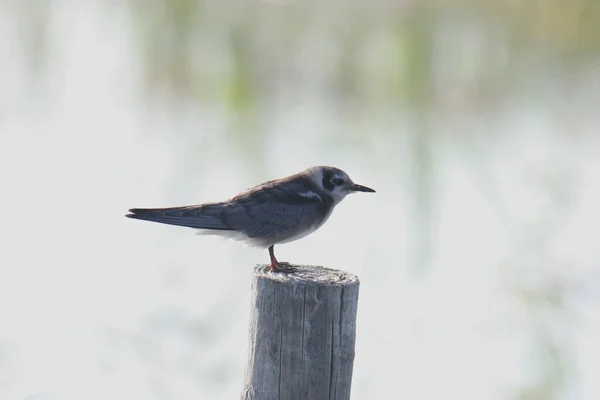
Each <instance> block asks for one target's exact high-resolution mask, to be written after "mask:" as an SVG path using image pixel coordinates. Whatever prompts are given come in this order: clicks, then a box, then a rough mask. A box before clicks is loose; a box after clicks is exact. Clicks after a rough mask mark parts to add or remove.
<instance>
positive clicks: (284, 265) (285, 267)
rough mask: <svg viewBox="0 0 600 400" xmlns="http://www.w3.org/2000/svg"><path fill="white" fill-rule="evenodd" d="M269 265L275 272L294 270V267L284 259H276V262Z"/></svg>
mask: <svg viewBox="0 0 600 400" xmlns="http://www.w3.org/2000/svg"><path fill="white" fill-rule="evenodd" d="M270 267H271V270H272V271H275V272H294V271H295V270H296V267H294V266H292V265H291V264H290V263H289V262H284V261H278V262H277V263H276V264H271V265H270Z"/></svg>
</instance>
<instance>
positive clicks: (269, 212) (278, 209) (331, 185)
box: [126, 166, 374, 269]
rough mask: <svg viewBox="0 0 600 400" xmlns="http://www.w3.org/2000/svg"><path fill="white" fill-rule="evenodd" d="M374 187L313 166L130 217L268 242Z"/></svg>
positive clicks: (319, 220) (298, 231) (303, 228)
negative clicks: (224, 194)
mask: <svg viewBox="0 0 600 400" xmlns="http://www.w3.org/2000/svg"><path fill="white" fill-rule="evenodd" d="M357 191H362V192H374V190H373V189H370V188H367V187H365V186H361V185H357V184H355V183H354V182H352V180H351V179H350V177H349V176H348V174H346V173H345V172H344V171H342V170H340V169H338V168H334V167H324V166H319V167H312V168H309V169H307V170H305V171H302V172H299V173H297V174H295V175H291V176H289V177H286V178H282V179H277V180H272V181H268V182H265V183H263V184H261V185H258V186H255V187H253V188H250V189H248V190H246V191H244V192H242V193H240V194H238V195H236V196H235V197H232V198H231V199H228V200H225V201H223V202H218V203H204V204H199V205H192V206H184V207H168V208H146V209H145V208H133V209H131V210H129V211H130V212H131V214H127V215H126V216H127V217H129V218H135V219H141V220H146V221H152V222H158V223H162V224H169V225H177V226H185V227H189V228H196V229H198V230H199V233H200V234H211V235H219V236H224V237H228V238H233V239H237V240H242V241H244V242H246V243H248V244H249V245H251V246H257V247H262V248H269V254H270V255H271V267H272V268H273V269H277V267H278V265H279V264H283V263H279V262H277V260H276V259H275V256H274V253H273V246H274V245H275V244H279V243H287V242H290V241H293V240H297V239H300V238H302V237H304V236H306V235H308V234H310V233H312V232H314V231H315V230H317V229H318V228H319V227H320V226H321V225H323V223H325V221H327V219H328V218H329V216H330V215H331V212H332V211H333V209H334V207H335V206H336V205H337V204H338V203H339V202H340V201H341V200H343V198H344V197H345V196H346V195H347V194H349V193H353V192H357Z"/></svg>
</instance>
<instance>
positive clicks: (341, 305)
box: [242, 265, 359, 400]
mask: <svg viewBox="0 0 600 400" xmlns="http://www.w3.org/2000/svg"><path fill="white" fill-rule="evenodd" d="M358 286H359V281H358V278H357V277H356V276H355V275H353V274H350V273H347V272H344V271H337V270H332V269H327V268H323V267H315V266H297V267H296V269H295V270H294V272H291V273H280V272H272V271H270V270H269V268H268V267H267V266H264V265H258V266H256V267H255V268H254V279H253V282H252V303H251V309H250V346H249V347H250V348H249V353H248V365H247V367H246V376H245V379H244V390H243V392H242V399H243V400H347V399H349V398H350V385H351V382H352V366H353V363H354V342H355V337H356V336H355V335H356V310H357V304H358Z"/></svg>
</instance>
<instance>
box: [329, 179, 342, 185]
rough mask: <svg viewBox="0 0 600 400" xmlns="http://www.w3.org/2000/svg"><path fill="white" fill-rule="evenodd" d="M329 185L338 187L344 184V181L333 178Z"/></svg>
mask: <svg viewBox="0 0 600 400" xmlns="http://www.w3.org/2000/svg"><path fill="white" fill-rule="evenodd" d="M331 183H333V184H334V185H335V186H340V185H341V184H342V183H344V180H343V179H342V178H333V179H332V180H331Z"/></svg>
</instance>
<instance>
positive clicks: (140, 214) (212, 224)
mask: <svg viewBox="0 0 600 400" xmlns="http://www.w3.org/2000/svg"><path fill="white" fill-rule="evenodd" d="M224 209H225V205H224V203H206V204H200V205H194V206H185V207H169V208H132V209H131V210H129V212H130V213H131V214H127V215H126V216H127V217H129V218H134V219H142V220H145V221H152V222H158V223H161V224H168V225H177V226H186V227H189V228H198V229H217V230H232V229H233V228H232V227H230V226H228V225H227V224H226V223H225V221H224V220H223V219H222V214H223V212H224Z"/></svg>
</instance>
